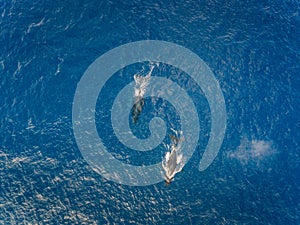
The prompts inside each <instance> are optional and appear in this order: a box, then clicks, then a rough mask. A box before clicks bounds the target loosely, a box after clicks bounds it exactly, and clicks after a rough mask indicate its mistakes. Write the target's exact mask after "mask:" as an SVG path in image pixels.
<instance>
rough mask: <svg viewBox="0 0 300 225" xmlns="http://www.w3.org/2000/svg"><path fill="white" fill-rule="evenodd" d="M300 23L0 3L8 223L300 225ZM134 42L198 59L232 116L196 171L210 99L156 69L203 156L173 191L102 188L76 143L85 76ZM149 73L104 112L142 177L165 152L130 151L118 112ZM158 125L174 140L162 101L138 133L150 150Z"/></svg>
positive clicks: (173, 118)
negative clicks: (181, 93)
mask: <svg viewBox="0 0 300 225" xmlns="http://www.w3.org/2000/svg"><path fill="white" fill-rule="evenodd" d="M299 11H300V3H299V1H292V0H291V1H261V0H256V1H255V0H253V1H248V0H246V1H234V0H232V1H212V0H206V1H202V0H201V1H181V0H180V1H153V0H151V1H138V0H134V1H99V0H97V1H96V0H94V1H76V0H75V1H50V0H45V1H28V0H26V1H25V0H20V1H8V0H2V1H1V3H0V46H1V51H0V185H1V186H0V224H300V209H299V204H300V197H299V196H300V191H299V185H300V177H299V174H300V168H299V166H300V155H299V151H300V145H299V140H300V116H299V115H300V107H299V106H300V100H299V99H300V91H299V90H300V76H299V71H300V39H299V37H300V15H299ZM140 40H162V41H168V42H173V43H176V44H178V45H181V46H183V47H185V48H187V49H189V50H191V51H193V52H194V53H196V54H197V55H198V56H199V57H200V58H201V59H202V60H204V62H206V64H207V65H208V66H209V67H210V68H211V70H212V72H213V73H214V75H215V77H216V79H217V80H218V82H219V84H220V87H221V89H222V92H223V95H224V99H225V104H226V110H227V129H226V134H225V138H224V141H223V145H222V147H221V149H220V152H219V154H218V156H217V157H216V159H215V160H214V161H213V163H212V164H211V165H210V167H209V168H208V169H206V170H205V171H202V172H200V171H199V170H198V164H199V161H200V159H201V157H202V154H203V152H204V149H205V146H206V144H207V142H208V136H209V130H210V125H211V117H210V109H209V106H208V103H207V101H206V99H205V96H204V95H203V93H202V91H201V88H200V87H199V86H197V85H196V84H195V82H194V81H193V80H192V79H190V78H189V76H188V75H187V74H184V73H183V72H182V71H180V70H178V69H176V68H172V67H171V66H166V65H160V66H159V67H157V68H156V69H155V70H153V75H154V76H155V75H156V76H163V77H168V78H170V79H172V80H173V81H175V82H177V83H179V84H180V85H182V86H183V87H185V88H186V91H187V93H188V94H189V95H190V96H191V98H192V99H193V100H194V102H195V106H196V108H197V112H198V115H199V123H200V135H199V142H198V145H197V148H196V150H195V152H194V154H193V156H192V158H191V159H190V161H189V162H188V163H187V164H186V165H185V167H184V168H183V170H182V171H181V172H180V173H178V174H176V176H175V180H174V182H172V183H171V184H170V185H168V186H166V185H165V184H164V182H160V183H157V184H154V185H149V186H143V187H139V186H137V187H134V186H127V185H121V184H117V183H114V182H113V181H110V180H107V179H105V178H104V177H103V176H101V175H100V174H98V173H96V172H94V171H93V170H92V168H91V167H90V165H89V164H88V163H87V162H86V161H85V159H84V158H83V156H82V155H81V152H80V150H79V148H78V146H77V144H76V140H75V137H74V134H73V128H72V104H73V98H74V94H75V91H76V88H77V84H78V82H79V81H80V79H81V77H82V76H83V74H84V72H85V71H86V69H87V68H88V66H89V65H90V64H91V63H93V61H94V60H95V59H96V58H98V57H99V56H100V55H102V54H104V53H105V52H107V51H108V50H111V49H113V48H115V47H118V46H120V45H122V44H126V43H130V42H133V41H140ZM148 69H149V63H148V62H145V63H140V64H138V63H137V64H134V65H131V66H129V67H128V68H124V69H123V70H121V71H119V72H118V73H116V74H115V75H114V76H113V77H112V78H111V79H110V80H109V81H108V83H107V85H106V86H105V87H104V89H103V91H102V92H101V93H100V94H99V98H98V101H97V112H96V120H97V121H96V123H97V130H98V132H99V134H101V136H102V140H103V142H104V143H105V144H106V146H107V148H108V149H109V151H110V152H111V153H112V155H113V156H114V157H116V158H117V159H119V160H120V161H123V162H125V163H131V164H135V165H150V164H153V163H157V162H160V161H161V159H162V157H163V156H164V154H165V148H164V145H163V144H162V145H160V146H158V147H157V149H155V150H154V151H149V152H135V151H132V150H131V149H128V148H126V147H124V146H123V147H122V144H121V143H120V142H119V141H118V140H117V138H116V137H115V135H114V132H113V130H112V127H111V124H110V123H109V122H110V116H111V115H110V109H111V104H112V103H113V100H114V98H115V97H116V95H117V93H118V92H119V91H120V90H121V89H122V87H123V86H124V85H126V84H127V83H129V82H131V81H133V74H134V73H135V72H137V71H138V72H141V73H144V74H146V72H147V70H148ZM153 116H160V117H161V118H162V119H164V120H165V121H169V125H168V127H169V128H170V127H173V128H174V129H179V128H180V126H179V125H180V123H178V115H177V114H176V109H174V107H172V105H171V104H169V103H168V102H166V101H163V100H161V99H159V98H157V99H146V100H145V108H144V110H143V113H142V114H141V116H140V118H139V123H138V124H137V125H136V126H134V125H132V124H131V125H132V132H133V133H134V134H135V135H136V136H137V137H139V138H146V137H148V136H149V135H150V134H149V129H148V122H149V119H151V117H153ZM165 141H166V142H167V138H166V140H165ZM120 149H121V150H120Z"/></svg>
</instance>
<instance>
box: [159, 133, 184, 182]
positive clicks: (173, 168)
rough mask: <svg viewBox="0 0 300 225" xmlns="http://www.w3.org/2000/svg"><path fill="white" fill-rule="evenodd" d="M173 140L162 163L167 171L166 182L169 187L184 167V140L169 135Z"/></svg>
mask: <svg viewBox="0 0 300 225" xmlns="http://www.w3.org/2000/svg"><path fill="white" fill-rule="evenodd" d="M169 136H170V138H171V142H172V144H171V146H168V145H167V147H168V149H169V151H168V152H167V153H166V155H165V158H164V160H163V162H162V167H163V169H164V171H165V182H166V184H167V185H169V184H170V183H171V182H172V181H173V179H174V176H175V174H176V173H178V172H180V171H181V170H182V168H183V166H184V164H183V161H182V153H181V143H182V141H183V138H180V137H177V136H174V135H169Z"/></svg>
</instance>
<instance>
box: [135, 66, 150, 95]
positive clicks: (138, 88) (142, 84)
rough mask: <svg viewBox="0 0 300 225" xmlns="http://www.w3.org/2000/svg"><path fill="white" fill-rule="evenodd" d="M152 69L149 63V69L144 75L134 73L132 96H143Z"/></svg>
mask: <svg viewBox="0 0 300 225" xmlns="http://www.w3.org/2000/svg"><path fill="white" fill-rule="evenodd" d="M153 69H154V66H153V65H151V68H150V71H149V73H148V74H147V75H146V76H142V75H140V74H135V75H134V81H135V88H134V96H135V97H136V98H139V99H140V98H143V97H144V95H145V93H146V90H147V86H148V84H149V81H150V78H151V74H152V71H153Z"/></svg>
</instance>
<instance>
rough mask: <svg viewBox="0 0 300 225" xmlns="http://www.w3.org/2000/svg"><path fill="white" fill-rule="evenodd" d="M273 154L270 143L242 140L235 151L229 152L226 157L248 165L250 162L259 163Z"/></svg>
mask: <svg viewBox="0 0 300 225" xmlns="http://www.w3.org/2000/svg"><path fill="white" fill-rule="evenodd" d="M275 153H276V149H275V148H274V147H273V144H272V142H271V141H264V140H248V139H242V141H241V144H240V146H239V147H238V148H237V150H236V151H231V152H229V153H228V155H227V156H228V158H236V159H238V160H240V161H241V162H242V163H248V162H249V161H250V160H258V161H259V160H262V159H264V158H266V157H268V156H271V155H274V154H275Z"/></svg>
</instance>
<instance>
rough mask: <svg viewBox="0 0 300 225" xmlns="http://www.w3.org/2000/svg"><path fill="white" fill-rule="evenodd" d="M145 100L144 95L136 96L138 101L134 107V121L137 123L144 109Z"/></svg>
mask: <svg viewBox="0 0 300 225" xmlns="http://www.w3.org/2000/svg"><path fill="white" fill-rule="evenodd" d="M144 104H145V100H144V98H143V97H138V98H136V101H135V103H134V105H133V107H132V122H133V123H137V121H138V119H139V116H140V114H141V112H142V110H143V106H144Z"/></svg>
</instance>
